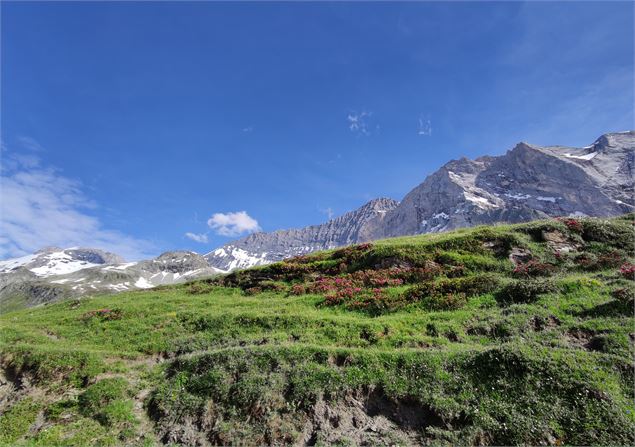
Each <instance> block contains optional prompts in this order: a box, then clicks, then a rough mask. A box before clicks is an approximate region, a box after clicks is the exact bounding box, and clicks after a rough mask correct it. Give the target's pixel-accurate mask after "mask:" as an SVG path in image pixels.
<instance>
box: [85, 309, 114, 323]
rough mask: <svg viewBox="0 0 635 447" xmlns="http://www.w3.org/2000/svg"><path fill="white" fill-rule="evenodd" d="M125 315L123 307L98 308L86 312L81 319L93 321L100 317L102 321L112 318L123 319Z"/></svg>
mask: <svg viewBox="0 0 635 447" xmlns="http://www.w3.org/2000/svg"><path fill="white" fill-rule="evenodd" d="M122 316H123V312H122V311H121V309H108V308H106V309H97V310H91V311H89V312H86V313H85V314H83V315H82V317H81V319H82V320H84V321H91V320H93V319H98V320H100V321H112V320H121V318H122Z"/></svg>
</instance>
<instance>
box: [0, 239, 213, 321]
mask: <svg viewBox="0 0 635 447" xmlns="http://www.w3.org/2000/svg"><path fill="white" fill-rule="evenodd" d="M217 273H221V272H220V271H219V270H218V269H216V268H213V267H210V266H209V265H208V264H207V261H206V260H205V259H204V258H203V257H202V256H201V255H199V254H197V253H194V252H189V251H174V252H167V253H164V254H162V255H161V256H159V257H157V258H155V259H150V260H146V261H139V262H128V263H125V262H123V259H122V258H120V257H119V256H116V255H114V254H112V253H107V252H103V251H101V250H95V249H76V248H73V249H66V250H61V249H57V248H55V249H46V250H41V251H40V252H38V253H34V254H33V255H28V256H23V257H21V258H16V259H11V260H7V261H2V263H1V264H0V310H1V311H5V310H10V308H17V307H22V306H24V305H35V304H39V303H42V302H49V301H54V300H57V299H59V298H62V297H67V298H68V297H73V296H82V295H88V294H96V293H115V292H124V291H127V290H134V289H147V288H151V287H155V286H158V285H164V284H174V283H178V282H183V281H187V280H188V279H193V278H197V277H201V276H212V275H215V274H217Z"/></svg>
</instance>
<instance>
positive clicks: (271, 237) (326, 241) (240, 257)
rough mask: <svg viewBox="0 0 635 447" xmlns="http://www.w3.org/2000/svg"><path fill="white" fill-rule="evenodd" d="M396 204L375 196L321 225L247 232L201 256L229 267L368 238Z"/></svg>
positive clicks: (223, 266)
mask: <svg viewBox="0 0 635 447" xmlns="http://www.w3.org/2000/svg"><path fill="white" fill-rule="evenodd" d="M397 205H398V202H396V201H395V200H392V199H386V198H380V199H375V200H372V201H370V202H368V203H366V204H365V205H364V206H362V207H361V208H358V209H357V210H355V211H351V212H349V213H346V214H344V215H342V216H340V217H337V218H335V219H332V220H329V221H328V222H326V223H324V224H321V225H312V226H309V227H305V228H299V229H291V230H278V231H274V232H271V233H255V234H251V235H249V236H247V237H245V238H242V239H239V240H237V241H234V242H231V243H229V244H227V245H224V246H222V247H220V248H218V249H216V250H213V251H211V252H210V253H208V254H206V255H205V258H206V259H207V261H208V262H209V264H210V265H211V266H213V267H216V268H218V269H221V270H225V271H230V270H234V269H240V268H247V267H251V266H254V265H261V264H268V263H271V262H275V261H279V260H281V259H284V258H288V257H290V256H297V255H301V254H306V253H310V252H313V251H318V250H326V249H329V248H334V247H340V246H342V245H349V244H354V243H356V242H359V241H366V240H370V238H371V237H372V235H373V234H374V232H375V228H377V227H378V226H381V225H382V222H383V220H384V217H385V216H386V214H387V213H388V212H390V211H391V210H393V209H395V207H396V206H397Z"/></svg>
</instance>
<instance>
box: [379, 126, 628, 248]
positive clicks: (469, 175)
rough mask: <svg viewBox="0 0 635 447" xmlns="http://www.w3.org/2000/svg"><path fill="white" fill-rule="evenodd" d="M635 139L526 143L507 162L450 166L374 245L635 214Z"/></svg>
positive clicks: (394, 214)
mask: <svg viewBox="0 0 635 447" xmlns="http://www.w3.org/2000/svg"><path fill="white" fill-rule="evenodd" d="M634 157H635V131H631V132H624V133H615V134H607V135H603V136H602V137H600V138H599V139H598V140H596V141H595V143H593V144H592V145H591V146H588V147H585V148H571V147H563V146H548V147H540V146H534V145H530V144H527V143H519V144H518V145H516V147H514V148H513V149H512V150H511V151H509V152H507V153H506V154H505V155H502V156H500V157H481V158H478V159H476V160H468V159H466V158H462V159H461V160H455V161H451V162H449V163H447V164H446V165H445V166H443V167H442V168H441V169H439V170H438V171H437V172H435V173H434V174H432V175H431V176H429V177H428V178H427V179H426V180H425V181H424V182H423V183H422V184H420V185H419V186H417V187H416V188H415V189H413V190H412V191H411V192H410V193H408V194H407V195H406V197H405V198H404V199H403V200H402V202H401V203H400V204H399V206H398V207H396V208H395V209H394V210H392V211H391V212H389V213H388V214H387V215H386V218H385V219H384V221H383V223H382V224H381V225H378V226H377V227H376V228H375V229H374V233H373V234H372V236H371V239H378V238H381V237H390V236H401V235H406V234H419V233H431V232H439V231H445V230H451V229H454V228H459V227H465V226H472V225H480V224H489V223H494V222H521V221H526V220H530V219H536V218H544V217H548V216H571V215H573V216H583V215H586V216H612V215H616V214H621V213H625V212H629V211H632V210H633V209H634V208H635V207H634V205H635V201H634V198H633V187H634V182H633V174H634V168H635V162H634Z"/></svg>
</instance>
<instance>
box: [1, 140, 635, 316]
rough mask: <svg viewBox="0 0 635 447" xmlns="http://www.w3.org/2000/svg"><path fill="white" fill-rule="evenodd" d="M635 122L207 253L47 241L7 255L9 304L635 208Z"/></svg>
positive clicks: (4, 276) (449, 171)
mask: <svg viewBox="0 0 635 447" xmlns="http://www.w3.org/2000/svg"><path fill="white" fill-rule="evenodd" d="M634 177H635V131H628V132H619V133H609V134H605V135H603V136H601V137H600V138H598V139H597V140H596V141H595V142H594V143H593V144H591V145H590V146H587V147H583V148H574V147H566V146H545V147H542V146H536V145H532V144H529V143H519V144H517V145H516V146H515V147H514V148H513V149H511V150H510V151H508V152H507V153H506V154H504V155H500V156H495V157H493V156H484V157H479V158H477V159H475V160H470V159H467V158H461V159H459V160H452V161H450V162H448V163H446V164H445V165H444V166H442V167H441V168H440V169H438V170H437V171H436V172H434V173H433V174H431V175H430V176H428V177H427V178H426V179H425V180H424V181H423V182H422V183H421V184H420V185H418V186H417V187H415V188H414V189H413V190H412V191H410V192H409V193H408V194H407V195H406V196H405V197H404V198H403V200H402V201H401V202H397V201H395V200H393V199H388V198H379V199H374V200H371V201H370V202H368V203H366V204H365V205H363V206H362V207H360V208H358V209H357V210H354V211H351V212H348V213H346V214H344V215H342V216H340V217H337V218H335V219H331V220H329V221H328V222H325V223H323V224H320V225H312V226H308V227H305V228H299V229H289V230H278V231H274V232H270V233H264V232H260V233H254V234H250V235H248V236H246V237H243V238H241V239H238V240H235V241H232V242H230V243H228V244H225V245H224V246H222V247H219V248H217V249H215V250H212V251H210V252H209V253H207V254H205V255H199V254H197V253H193V252H188V251H177V252H167V253H164V254H162V255H161V256H159V257H157V258H155V259H151V260H145V261H140V262H133V263H125V262H124V261H123V259H121V258H120V257H118V256H117V255H115V254H112V253H108V252H104V251H102V250H96V249H87V248H71V249H65V250H62V249H59V248H55V247H53V248H47V249H44V250H41V251H39V252H37V253H34V254H33V255H28V256H23V257H21V258H17V259H12V260H7V261H0V310H2V311H6V310H8V309H11V308H14V307H20V306H24V305H34V304H38V303H41V302H47V301H51V300H55V299H58V298H59V297H62V296H65V297H67V296H79V295H85V294H92V293H105V292H120V291H125V290H132V289H140V288H149V287H153V286H156V285H161V284H172V283H175V282H180V281H185V280H188V279H191V278H195V277H200V276H209V275H214V274H218V273H227V272H229V271H232V270H236V269H244V268H248V267H252V266H256V265H263V264H268V263H271V262H276V261H279V260H281V259H284V258H288V257H291V256H297V255H301V254H307V253H311V252H314V251H318V250H325V249H331V248H335V247H340V246H345V245H350V244H354V243H360V242H366V241H371V240H376V239H381V238H386V237H394V236H404V235H414V234H421V233H432V232H440V231H446V230H451V229H455V228H460V227H468V226H474V225H481V224H491V223H496V222H507V223H515V222H522V221H528V220H533V219H540V218H547V217H554V216H596V217H601V216H614V215H618V214H622V213H626V212H630V211H633V210H634V209H635V198H634V190H635V181H634Z"/></svg>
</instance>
